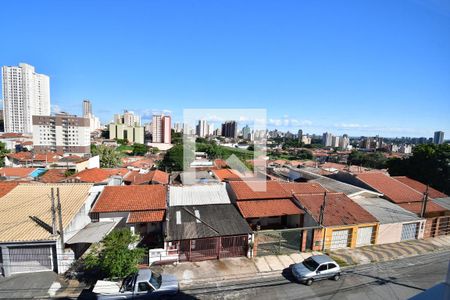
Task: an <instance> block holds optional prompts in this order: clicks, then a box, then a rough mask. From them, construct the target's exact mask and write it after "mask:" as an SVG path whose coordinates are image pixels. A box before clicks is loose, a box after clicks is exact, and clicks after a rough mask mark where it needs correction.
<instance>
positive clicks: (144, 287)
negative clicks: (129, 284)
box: [138, 281, 153, 292]
mask: <svg viewBox="0 0 450 300" xmlns="http://www.w3.org/2000/svg"><path fill="white" fill-rule="evenodd" d="M138 292H153V288H152V287H151V285H150V284H148V283H147V282H145V281H144V282H139V283H138Z"/></svg>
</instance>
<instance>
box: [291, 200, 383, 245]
mask: <svg viewBox="0 0 450 300" xmlns="http://www.w3.org/2000/svg"><path fill="white" fill-rule="evenodd" d="M295 199H296V200H297V201H298V203H299V204H300V206H301V207H302V208H303V209H304V211H305V216H304V222H303V226H306V227H309V226H323V231H322V236H321V237H320V238H319V239H318V240H315V241H314V243H315V244H316V245H317V244H320V243H321V242H322V240H323V245H321V246H322V248H323V249H325V250H334V249H340V248H354V247H359V246H366V245H370V244H374V243H375V241H376V239H377V233H378V220H377V219H376V218H375V217H374V216H372V215H371V214H370V213H368V212H367V211H366V210H365V209H363V208H362V207H361V206H359V205H358V204H357V203H355V202H353V201H352V200H351V199H350V198H349V197H347V196H346V195H345V194H344V193H318V194H295ZM314 238H316V237H314Z"/></svg>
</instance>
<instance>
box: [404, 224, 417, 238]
mask: <svg viewBox="0 0 450 300" xmlns="http://www.w3.org/2000/svg"><path fill="white" fill-rule="evenodd" d="M418 228H419V226H418V223H409V224H403V226H402V235H401V238H400V240H401V241H407V240H415V239H416V238H417V229H418Z"/></svg>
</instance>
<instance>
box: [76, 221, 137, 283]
mask: <svg viewBox="0 0 450 300" xmlns="http://www.w3.org/2000/svg"><path fill="white" fill-rule="evenodd" d="M138 240H139V237H138V236H137V235H133V234H132V233H131V231H130V230H129V229H128V228H122V229H115V230H113V231H112V232H111V233H110V234H108V235H107V236H106V237H105V238H104V239H103V241H102V242H101V244H96V245H94V247H93V249H92V251H91V252H89V254H88V255H87V256H86V258H85V259H84V263H85V266H86V268H87V269H88V270H93V271H100V272H101V273H102V275H103V276H105V277H109V278H117V277H119V278H123V277H125V276H127V275H129V274H132V273H134V272H136V271H137V265H138V263H139V261H140V260H141V259H142V258H143V257H144V255H145V251H146V250H145V249H144V248H134V249H129V248H128V246H129V245H130V244H135V243H137V242H138Z"/></svg>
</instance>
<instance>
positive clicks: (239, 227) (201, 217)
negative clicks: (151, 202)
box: [166, 204, 252, 241]
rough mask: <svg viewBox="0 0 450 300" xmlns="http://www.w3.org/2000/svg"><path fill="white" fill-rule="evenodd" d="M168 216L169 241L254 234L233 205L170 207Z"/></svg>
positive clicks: (167, 230)
mask: <svg viewBox="0 0 450 300" xmlns="http://www.w3.org/2000/svg"><path fill="white" fill-rule="evenodd" d="M168 215H169V217H168V220H169V222H168V224H167V229H166V232H167V240H169V241H177V240H188V239H198V238H206V237H217V236H230V235H245V236H246V235H247V234H249V233H252V230H251V229H250V227H249V225H248V224H247V222H246V221H245V219H243V218H242V217H241V215H240V214H239V212H238V211H237V210H236V208H235V207H234V206H233V205H232V204H216V205H200V206H176V207H169V209H168Z"/></svg>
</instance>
